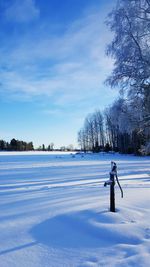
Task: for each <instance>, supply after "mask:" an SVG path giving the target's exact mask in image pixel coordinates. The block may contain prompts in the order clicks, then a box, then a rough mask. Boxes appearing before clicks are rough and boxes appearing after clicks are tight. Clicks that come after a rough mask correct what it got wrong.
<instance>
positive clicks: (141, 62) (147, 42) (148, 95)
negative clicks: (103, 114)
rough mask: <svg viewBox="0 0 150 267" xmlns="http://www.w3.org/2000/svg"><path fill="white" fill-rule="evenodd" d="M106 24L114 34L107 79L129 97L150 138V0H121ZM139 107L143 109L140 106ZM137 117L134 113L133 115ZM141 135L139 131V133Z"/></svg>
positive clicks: (139, 120)
mask: <svg viewBox="0 0 150 267" xmlns="http://www.w3.org/2000/svg"><path fill="white" fill-rule="evenodd" d="M107 24H108V26H109V27H110V29H111V31H112V32H113V33H114V38H113V40H112V42H111V43H110V44H109V45H108V48H107V54H108V55H111V56H112V57H113V58H114V69H113V71H112V73H111V75H110V76H109V77H108V79H107V82H108V84H110V85H111V86H112V87H114V86H119V88H120V89H121V90H122V91H123V92H124V94H125V96H126V97H127V98H128V103H129V106H132V112H133V113H135V112H136V113H138V112H139V114H138V116H137V117H136V116H135V118H134V119H136V123H137V124H138V125H139V129H137V128H136V130H137V131H139V133H141V130H142V131H143V133H144V134H145V136H147V137H146V138H147V140H149V138H150V1H149V0H118V1H117V6H116V8H114V9H113V10H112V12H111V13H110V14H109V16H108V20H107ZM139 107H140V109H139ZM133 117H134V116H133ZM136 134H138V132H136Z"/></svg>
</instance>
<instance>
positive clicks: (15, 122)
mask: <svg viewBox="0 0 150 267" xmlns="http://www.w3.org/2000/svg"><path fill="white" fill-rule="evenodd" d="M114 4H115V1H113V0H107V1H103V0H45V1H43V0H35V1H34V0H22V1H20V0H0V40H1V41H0V58H1V63H0V109H1V112H0V120H1V127H0V139H5V140H7V141H9V140H10V139H12V138H16V139H19V140H24V141H33V143H34V145H35V146H36V147H37V146H39V145H41V144H43V143H44V144H45V145H48V144H49V143H51V142H53V143H54V145H55V147H60V146H62V145H69V144H73V145H74V146H77V132H78V130H80V128H81V127H82V125H83V122H84V118H85V116H86V115H87V114H89V113H91V112H94V111H95V110H96V109H101V110H103V109H104V108H105V107H106V106H108V105H109V104H110V103H111V102H112V101H113V100H114V98H116V96H117V91H115V90H112V89H110V88H108V87H106V86H105V85H104V80H105V78H106V77H107V75H108V74H110V72H111V70H112V68H113V61H112V59H110V58H108V57H106V55H105V49H106V44H108V43H109V42H110V40H111V38H112V35H111V33H110V31H109V30H108V29H107V28H106V26H105V24H104V20H105V19H106V16H107V14H108V12H109V11H110V10H111V9H112V7H113V6H114Z"/></svg>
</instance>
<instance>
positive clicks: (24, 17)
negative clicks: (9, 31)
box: [5, 0, 40, 23]
mask: <svg viewBox="0 0 150 267" xmlns="http://www.w3.org/2000/svg"><path fill="white" fill-rule="evenodd" d="M39 14H40V12H39V9H38V8H37V7H36V6H35V2H34V0H21V1H20V0H14V1H13V2H12V3H11V4H10V5H9V6H8V7H7V8H6V10H5V18H6V20H8V21H14V22H21V23H26V22H30V21H32V20H34V19H36V18H38V17H39Z"/></svg>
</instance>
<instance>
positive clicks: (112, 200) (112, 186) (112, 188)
mask: <svg viewBox="0 0 150 267" xmlns="http://www.w3.org/2000/svg"><path fill="white" fill-rule="evenodd" d="M110 181H111V183H110V211H111V212H115V177H114V174H112V173H110Z"/></svg>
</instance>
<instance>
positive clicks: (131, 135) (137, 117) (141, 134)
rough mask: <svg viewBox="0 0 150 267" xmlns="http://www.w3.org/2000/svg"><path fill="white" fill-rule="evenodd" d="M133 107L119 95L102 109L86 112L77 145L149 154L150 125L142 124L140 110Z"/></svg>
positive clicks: (82, 147) (92, 148)
mask: <svg viewBox="0 0 150 267" xmlns="http://www.w3.org/2000/svg"><path fill="white" fill-rule="evenodd" d="M139 108H140V107H139ZM136 109H137V107H136ZM136 109H135V107H134V105H129V102H128V101H125V100H124V99H122V98H119V99H118V100H116V101H115V102H114V103H113V104H112V106H110V107H109V108H106V109H105V111H103V112H101V111H100V110H97V111H95V112H94V113H92V114H89V115H88V116H87V117H86V118H85V121H84V125H83V127H82V129H80V131H79V133H78V143H79V145H80V148H81V149H82V150H84V151H93V152H100V151H106V152H108V151H115V152H120V153H127V154H130V153H134V154H150V147H149V145H148V144H149V140H150V131H149V127H148V125H147V127H142V125H143V124H141V122H140V121H141V113H140V114H139V112H138V111H137V110H136ZM145 126H146V125H145Z"/></svg>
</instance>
